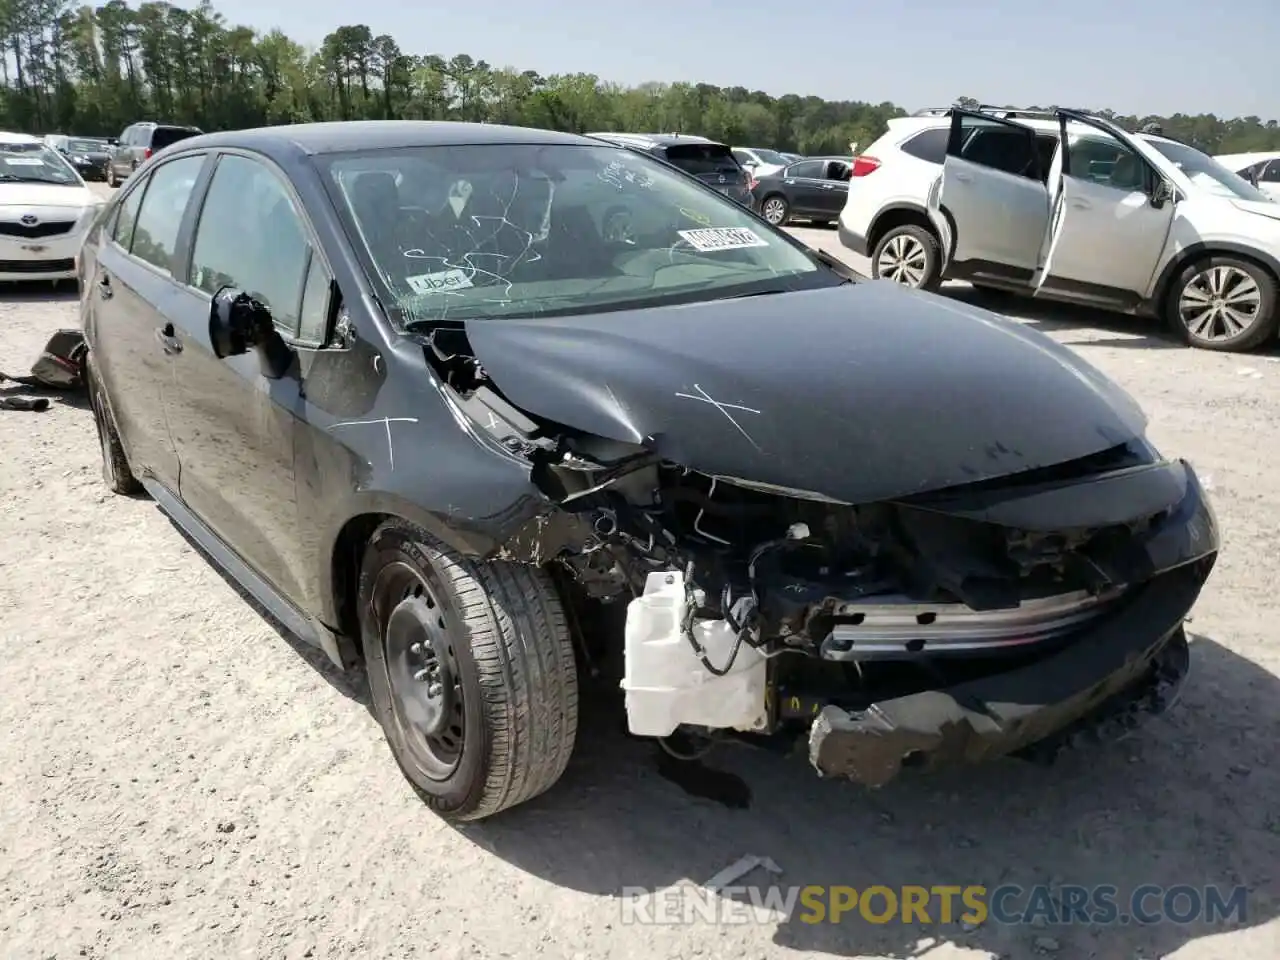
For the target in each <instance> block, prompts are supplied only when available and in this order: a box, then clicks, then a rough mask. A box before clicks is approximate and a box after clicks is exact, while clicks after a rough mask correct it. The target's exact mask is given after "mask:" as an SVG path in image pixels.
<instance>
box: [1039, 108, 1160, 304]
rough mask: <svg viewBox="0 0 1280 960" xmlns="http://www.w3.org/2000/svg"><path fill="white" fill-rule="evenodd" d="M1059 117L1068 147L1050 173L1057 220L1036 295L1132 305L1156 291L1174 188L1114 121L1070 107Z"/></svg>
mask: <svg viewBox="0 0 1280 960" xmlns="http://www.w3.org/2000/svg"><path fill="white" fill-rule="evenodd" d="M1057 117H1058V125H1059V142H1060V143H1063V144H1065V145H1066V149H1060V150H1059V151H1058V153H1057V156H1056V157H1055V158H1054V162H1053V169H1052V170H1051V172H1050V180H1049V182H1050V187H1051V196H1052V197H1053V217H1052V220H1051V225H1050V230H1049V236H1048V238H1047V243H1046V244H1045V250H1044V255H1043V258H1042V261H1043V262H1042V265H1041V269H1040V273H1039V275H1038V277H1037V280H1036V293H1037V294H1045V295H1052V294H1055V293H1056V294H1059V295H1061V294H1067V295H1070V296H1072V297H1087V298H1089V299H1096V300H1098V301H1099V302H1100V303H1106V304H1107V305H1108V306H1114V307H1121V308H1125V307H1131V306H1133V305H1135V304H1137V303H1138V302H1139V301H1140V300H1142V298H1143V297H1144V296H1145V295H1146V293H1147V291H1148V290H1149V289H1150V288H1151V284H1152V281H1153V279H1154V275H1155V272H1156V268H1157V266H1158V264H1159V263H1160V260H1161V254H1162V253H1163V251H1164V248H1165V244H1166V243H1167V242H1168V238H1169V230H1170V228H1171V227H1172V225H1173V216H1174V207H1175V204H1176V202H1177V200H1176V191H1174V190H1172V189H1171V188H1170V187H1169V186H1168V184H1167V182H1166V181H1165V178H1164V177H1163V176H1161V175H1160V173H1159V171H1157V170H1156V169H1155V168H1154V167H1153V166H1152V165H1151V164H1150V163H1149V162H1148V161H1147V160H1146V159H1145V158H1144V156H1143V153H1144V151H1143V150H1142V149H1141V148H1140V147H1139V146H1137V145H1136V144H1134V142H1133V141H1132V139H1131V138H1130V137H1129V135H1128V134H1127V133H1125V132H1124V131H1123V130H1121V129H1120V128H1119V127H1117V126H1116V125H1115V124H1112V123H1109V122H1107V121H1106V120H1102V119H1100V118H1098V117H1091V116H1087V115H1085V114H1081V113H1076V112H1075V111H1072V110H1059V111H1057ZM1068 124H1071V125H1072V126H1071V127H1070V128H1069V127H1068Z"/></svg>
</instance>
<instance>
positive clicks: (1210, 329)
mask: <svg viewBox="0 0 1280 960" xmlns="http://www.w3.org/2000/svg"><path fill="white" fill-rule="evenodd" d="M1211 271H1212V272H1211ZM1215 275H1216V276H1218V277H1223V278H1227V279H1226V283H1227V287H1226V289H1225V290H1224V291H1223V292H1225V293H1227V294H1228V295H1229V294H1231V293H1232V292H1234V291H1236V290H1239V289H1240V288H1241V287H1244V288H1246V289H1247V288H1248V284H1247V283H1246V281H1245V279H1244V277H1247V278H1248V279H1249V280H1251V281H1253V286H1254V288H1256V294H1257V303H1256V305H1253V308H1252V309H1250V310H1247V311H1246V310H1244V309H1243V304H1240V305H1236V309H1235V310H1233V311H1232V313H1233V315H1234V316H1236V317H1239V316H1242V315H1243V316H1245V317H1247V321H1246V322H1245V323H1244V324H1243V326H1242V329H1240V330H1239V331H1238V332H1236V333H1228V332H1226V330H1225V328H1224V326H1223V324H1222V322H1220V320H1219V319H1217V318H1216V317H1215V318H1210V319H1209V321H1208V326H1207V327H1206V328H1205V329H1203V330H1197V329H1196V323H1195V321H1196V319H1197V318H1198V317H1200V316H1203V313H1200V314H1196V313H1194V312H1193V310H1188V311H1187V313H1186V314H1185V315H1184V311H1183V309H1182V301H1183V297H1184V295H1187V293H1188V291H1189V290H1190V289H1194V290H1197V291H1199V292H1200V294H1201V295H1203V296H1204V297H1205V300H1204V302H1205V303H1206V308H1208V305H1209V304H1210V303H1211V302H1212V299H1211V298H1212V292H1211V284H1212V281H1213V278H1214V277H1215ZM1242 275H1243V276H1242ZM1276 291H1277V287H1276V278H1275V277H1273V276H1272V275H1271V273H1270V272H1268V271H1267V270H1266V269H1264V268H1263V267H1260V266H1259V265H1258V264H1256V263H1253V262H1251V261H1249V260H1244V259H1241V258H1240V257H1233V256H1230V255H1226V254H1215V255H1213V256H1210V257H1206V258H1204V259H1203V260H1197V261H1196V262H1195V263H1192V264H1189V265H1188V266H1187V267H1186V269H1184V270H1183V271H1182V272H1181V273H1180V274H1178V276H1177V278H1176V279H1175V280H1174V281H1173V283H1172V284H1170V286H1169V292H1168V294H1167V295H1166V296H1165V302H1164V319H1165V321H1166V322H1167V323H1168V324H1169V325H1170V326H1171V327H1172V328H1173V329H1174V331H1175V332H1176V333H1177V334H1178V335H1179V336H1180V337H1181V338H1182V339H1183V341H1184V342H1185V343H1187V344H1188V345H1190V346H1193V347H1199V348H1200V349H1202V350H1218V351H1224V352H1231V353H1244V352H1247V351H1249V350H1255V349H1257V348H1258V347H1260V346H1262V345H1263V344H1264V343H1266V342H1267V341H1268V340H1271V339H1272V338H1274V337H1275V335H1276V325H1277V320H1278V319H1280V317H1277V313H1276V296H1277V293H1276ZM1250 299H1252V298H1250ZM1219 316H1221V315H1219ZM1220 333H1221V335H1218V334H1220Z"/></svg>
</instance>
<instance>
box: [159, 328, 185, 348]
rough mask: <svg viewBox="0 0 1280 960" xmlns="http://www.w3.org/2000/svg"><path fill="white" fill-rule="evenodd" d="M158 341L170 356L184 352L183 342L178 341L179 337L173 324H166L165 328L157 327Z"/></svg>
mask: <svg viewBox="0 0 1280 960" xmlns="http://www.w3.org/2000/svg"><path fill="white" fill-rule="evenodd" d="M156 340H158V341H159V342H160V346H161V348H162V349H163V350H164V352H165V353H167V354H169V355H170V356H172V355H173V354H175V353H181V352H182V341H181V340H179V339H178V335H177V334H176V333H175V332H174V329H173V324H172V323H166V324H165V325H164V326H163V327H156Z"/></svg>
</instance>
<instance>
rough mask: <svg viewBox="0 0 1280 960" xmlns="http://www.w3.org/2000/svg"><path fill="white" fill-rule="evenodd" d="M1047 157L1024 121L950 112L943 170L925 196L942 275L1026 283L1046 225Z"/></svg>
mask: <svg viewBox="0 0 1280 960" xmlns="http://www.w3.org/2000/svg"><path fill="white" fill-rule="evenodd" d="M1051 146H1052V144H1050V147H1051ZM1046 155H1047V156H1046ZM1051 156H1052V152H1051V150H1050V149H1046V147H1045V145H1044V144H1042V143H1041V138H1039V137H1037V135H1036V131H1034V130H1032V129H1031V128H1030V127H1027V126H1024V125H1022V124H1020V123H1015V122H1013V121H1012V120H1005V119H1002V118H999V117H993V116H990V115H988V114H984V113H978V112H975V111H970V110H962V109H958V108H957V109H955V110H953V111H952V114H951V134H950V138H949V140H948V142H947V154H946V158H945V159H944V161H943V164H942V177H941V178H940V180H939V181H938V183H937V184H936V185H935V187H934V190H933V191H932V192H931V194H930V198H929V205H930V213H931V215H932V217H933V219H934V221H935V225H936V226H937V227H938V228H939V232H940V233H941V234H942V237H943V239H944V247H943V249H944V250H945V251H946V256H947V271H946V272H947V276H949V277H955V278H956V279H966V280H967V279H970V278H972V279H974V280H981V279H982V278H983V277H991V278H995V279H1000V280H1004V281H1006V282H1010V281H1012V282H1015V283H1019V284H1022V285H1030V284H1031V282H1032V280H1033V278H1034V275H1035V271H1036V268H1037V267H1038V266H1039V265H1040V264H1039V260H1040V253H1041V251H1042V249H1043V247H1044V240H1045V236H1046V234H1047V233H1048V230H1049V209H1050V202H1049V199H1050V198H1049V191H1048V188H1047V187H1046V186H1045V182H1046V179H1047V174H1048V170H1047V167H1048V158H1049V157H1051Z"/></svg>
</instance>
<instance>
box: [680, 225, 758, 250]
mask: <svg viewBox="0 0 1280 960" xmlns="http://www.w3.org/2000/svg"><path fill="white" fill-rule="evenodd" d="M676 232H677V233H678V234H680V236H681V237H683V238H684V239H685V240H686V241H687V242H688V244H689V246H691V247H693V249H695V250H700V251H702V252H703V253H708V252H710V251H713V250H743V249H745V248H747V247H767V246H768V245H769V242H768V241H767V240H765V239H764V238H763V237H761V236H760V235H758V234H757V233H756V232H755V231H754V230H748V229H747V228H746V227H707V228H706V229H703V230H677V231H676Z"/></svg>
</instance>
